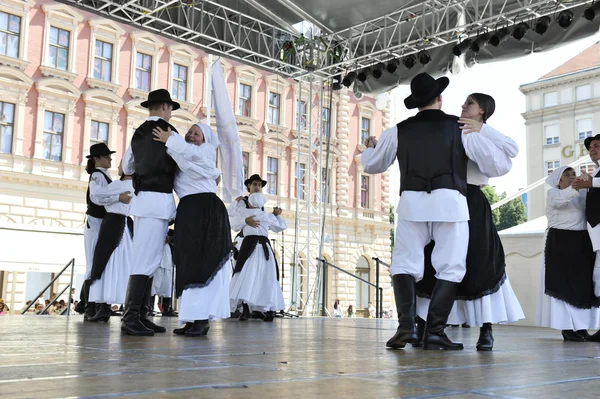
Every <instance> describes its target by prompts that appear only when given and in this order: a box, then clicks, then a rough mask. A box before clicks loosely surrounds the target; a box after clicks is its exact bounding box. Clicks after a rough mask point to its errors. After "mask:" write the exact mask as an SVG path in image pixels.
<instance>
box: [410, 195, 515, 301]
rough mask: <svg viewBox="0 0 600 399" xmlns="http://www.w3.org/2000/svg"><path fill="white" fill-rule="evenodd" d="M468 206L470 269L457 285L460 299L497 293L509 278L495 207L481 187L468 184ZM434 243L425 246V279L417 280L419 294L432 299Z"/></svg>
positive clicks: (468, 266)
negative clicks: (496, 222) (495, 222)
mask: <svg viewBox="0 0 600 399" xmlns="http://www.w3.org/2000/svg"><path fill="white" fill-rule="evenodd" d="M467 204H468V207H469V248H468V251H467V272H466V274H465V277H464V278H463V280H462V282H461V283H460V285H459V287H458V292H457V296H456V298H457V299H461V300H474V299H478V298H481V297H483V296H486V295H490V294H493V293H495V292H496V291H498V290H499V289H500V287H501V286H502V284H504V281H505V280H506V270H505V269H506V262H505V260H504V248H503V247H502V242H501V241H500V236H498V231H497V230H496V226H495V225H494V220H493V217H492V208H491V207H490V203H489V202H488V200H487V198H486V197H485V194H483V191H481V188H480V187H479V186H475V185H472V184H469V185H468V186H467ZM434 245H435V242H433V241H432V242H430V243H429V244H428V245H427V246H426V247H425V271H424V275H423V280H421V281H419V283H417V295H418V296H420V297H425V298H430V297H431V293H432V292H433V287H434V286H435V283H436V281H437V279H436V278H435V269H434V268H433V265H432V264H431V253H432V252H433V247H434Z"/></svg>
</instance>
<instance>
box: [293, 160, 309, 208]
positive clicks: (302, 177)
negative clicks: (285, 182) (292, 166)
mask: <svg viewBox="0 0 600 399" xmlns="http://www.w3.org/2000/svg"><path fill="white" fill-rule="evenodd" d="M298 185H300V191H298ZM305 191H306V165H305V164H303V163H296V176H295V180H294V192H295V194H296V198H298V199H301V200H303V199H304V192H305Z"/></svg>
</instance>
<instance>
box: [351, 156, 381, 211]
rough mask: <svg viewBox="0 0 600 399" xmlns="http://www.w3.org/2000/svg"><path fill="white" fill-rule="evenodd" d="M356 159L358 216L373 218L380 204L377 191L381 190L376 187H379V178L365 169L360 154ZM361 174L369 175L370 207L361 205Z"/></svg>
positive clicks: (356, 204)
mask: <svg viewBox="0 0 600 399" xmlns="http://www.w3.org/2000/svg"><path fill="white" fill-rule="evenodd" d="M354 161H355V162H356V169H355V170H356V175H355V178H354V192H355V194H354V207H355V208H356V209H357V210H358V211H357V216H358V218H365V219H373V218H374V214H373V212H374V211H375V210H376V209H377V206H378V201H377V197H376V195H375V192H376V191H379V190H377V189H376V187H379V185H378V184H379V181H378V180H377V176H376V175H373V174H370V173H365V170H364V169H363V166H362V163H361V161H360V154H358V155H356V156H355V157H354ZM361 175H364V176H367V177H369V184H370V186H369V207H368V208H363V207H361V203H360V193H361V187H360V183H361V179H360V177H361Z"/></svg>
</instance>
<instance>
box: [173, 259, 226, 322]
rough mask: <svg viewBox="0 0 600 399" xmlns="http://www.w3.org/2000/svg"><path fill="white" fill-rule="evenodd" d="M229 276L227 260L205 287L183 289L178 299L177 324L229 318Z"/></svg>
mask: <svg viewBox="0 0 600 399" xmlns="http://www.w3.org/2000/svg"><path fill="white" fill-rule="evenodd" d="M230 276H231V273H230V271H229V262H227V263H226V264H225V265H224V266H223V267H222V268H221V270H219V271H218V272H217V274H216V275H215V277H214V278H213V281H211V283H210V284H209V285H207V286H206V287H203V288H187V289H185V290H183V292H182V293H181V298H180V299H179V324H184V323H187V322H194V320H213V319H226V318H229V317H230V316H231V312H230V311H229V282H230V281H231V277H230Z"/></svg>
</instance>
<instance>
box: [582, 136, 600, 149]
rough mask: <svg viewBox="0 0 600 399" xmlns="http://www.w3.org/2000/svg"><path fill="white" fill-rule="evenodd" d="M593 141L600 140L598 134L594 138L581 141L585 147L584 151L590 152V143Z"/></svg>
mask: <svg viewBox="0 0 600 399" xmlns="http://www.w3.org/2000/svg"><path fill="white" fill-rule="evenodd" d="M594 140H600V134H597V135H595V136H594V137H588V138H587V139H585V140H584V141H583V145H585V149H586V150H588V151H589V150H590V144H592V141H594Z"/></svg>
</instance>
